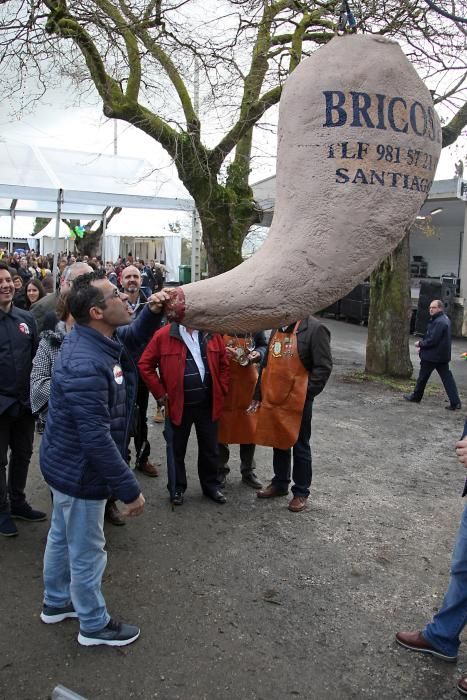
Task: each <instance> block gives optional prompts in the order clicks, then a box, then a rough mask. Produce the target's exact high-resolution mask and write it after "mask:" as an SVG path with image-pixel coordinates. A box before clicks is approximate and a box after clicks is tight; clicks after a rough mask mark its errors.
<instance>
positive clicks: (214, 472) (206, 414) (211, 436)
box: [193, 404, 221, 492]
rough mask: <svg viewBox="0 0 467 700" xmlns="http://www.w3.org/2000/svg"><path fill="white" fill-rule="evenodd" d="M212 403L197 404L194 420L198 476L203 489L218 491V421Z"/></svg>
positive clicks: (219, 482) (219, 483)
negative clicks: (213, 416)
mask: <svg viewBox="0 0 467 700" xmlns="http://www.w3.org/2000/svg"><path fill="white" fill-rule="evenodd" d="M211 416H212V407H211V405H210V404H207V405H200V406H196V407H195V409H194V411H193V421H194V424H195V429H196V438H197V440H198V477H199V481H200V484H201V488H202V489H203V491H208V492H212V491H218V490H219V488H220V486H221V480H220V479H219V469H218V465H219V452H218V449H217V444H218V443H217V421H213V420H212V417H211Z"/></svg>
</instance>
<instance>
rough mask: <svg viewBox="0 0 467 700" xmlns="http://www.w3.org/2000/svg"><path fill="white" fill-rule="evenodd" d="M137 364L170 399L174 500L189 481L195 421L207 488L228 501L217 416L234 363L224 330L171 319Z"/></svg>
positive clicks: (155, 393)
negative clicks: (206, 329)
mask: <svg viewBox="0 0 467 700" xmlns="http://www.w3.org/2000/svg"><path fill="white" fill-rule="evenodd" d="M138 367H139V371H140V374H141V377H142V378H143V380H144V381H145V382H146V384H147V386H148V388H149V390H150V392H151V393H152V394H153V396H154V397H155V398H156V399H157V400H158V401H159V402H160V401H162V400H164V399H167V400H168V410H169V419H170V422H171V424H172V428H173V435H174V439H173V448H174V457H175V472H176V485H175V497H174V498H173V503H174V505H182V503H183V498H184V496H183V494H184V492H185V490H186V487H187V480H186V471H185V454H186V447H187V444H188V438H189V437H190V432H191V426H192V425H193V424H194V425H195V429H196V436H197V438H198V476H199V480H200V483H201V488H202V490H203V493H204V495H205V496H207V497H208V498H211V499H212V500H213V501H215V502H216V503H225V502H226V498H225V496H224V494H223V493H222V491H221V490H220V484H221V482H220V480H219V476H218V448H217V422H218V418H219V416H220V413H221V410H222V404H223V401H224V396H225V395H226V393H227V390H228V386H229V363H228V360H227V355H226V350H225V346H224V341H223V339H222V336H220V335H218V334H210V333H205V332H203V331H197V330H195V329H193V328H186V327H185V326H182V325H181V324H179V323H171V324H170V325H167V326H164V327H163V328H161V329H160V330H159V331H157V332H156V333H155V334H154V336H153V338H152V340H151V341H150V342H149V344H148V346H147V347H146V350H145V351H144V352H143V354H142V356H141V359H140V361H139V364H138ZM156 369H157V370H158V372H159V376H158V374H157V372H156Z"/></svg>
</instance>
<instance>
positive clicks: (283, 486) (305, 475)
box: [271, 398, 313, 498]
mask: <svg viewBox="0 0 467 700" xmlns="http://www.w3.org/2000/svg"><path fill="white" fill-rule="evenodd" d="M312 408H313V399H308V398H307V399H306V401H305V405H304V407H303V413H302V421H301V424H300V432H299V434H298V439H297V442H296V443H295V445H294V446H293V447H292V449H289V450H278V449H277V448H274V450H273V456H272V466H273V469H274V477H273V479H272V481H271V483H272V484H273V485H274V486H276V487H277V488H278V489H279V490H281V491H282V490H284V491H285V490H287V489H288V488H289V483H290V472H291V457H292V453H293V469H292V478H293V480H294V483H293V486H292V493H293V495H294V496H304V497H305V498H308V496H309V495H310V485H311V478H312V467H311V447H310V439H311V416H312Z"/></svg>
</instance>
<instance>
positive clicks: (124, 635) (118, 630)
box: [78, 620, 140, 647]
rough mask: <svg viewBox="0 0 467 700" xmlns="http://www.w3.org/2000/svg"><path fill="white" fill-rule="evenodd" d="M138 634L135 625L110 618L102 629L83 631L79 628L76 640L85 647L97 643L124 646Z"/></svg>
mask: <svg viewBox="0 0 467 700" xmlns="http://www.w3.org/2000/svg"><path fill="white" fill-rule="evenodd" d="M139 634H140V629H139V627H136V625H127V624H126V623H125V622H115V621H114V620H110V621H109V623H108V624H107V625H106V626H105V627H104V628H103V629H101V630H98V631H97V632H83V631H82V630H80V632H79V634H78V642H79V643H80V644H82V645H83V646H85V647H92V646H97V645H99V644H106V645H107V646H110V647H124V646H126V645H127V644H131V643H132V642H134V641H136V640H137V639H138V637H139Z"/></svg>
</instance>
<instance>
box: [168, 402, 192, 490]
mask: <svg viewBox="0 0 467 700" xmlns="http://www.w3.org/2000/svg"><path fill="white" fill-rule="evenodd" d="M192 424H193V417H192V414H191V410H190V408H189V407H185V409H184V410H183V416H182V422H181V423H180V425H174V424H173V423H172V430H173V453H174V460H175V477H176V478H175V490H176V491H182V492H184V491H186V487H187V480H186V470H185V455H186V447H187V445H188V438H189V437H190V432H191V426H192Z"/></svg>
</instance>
